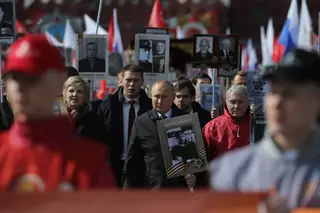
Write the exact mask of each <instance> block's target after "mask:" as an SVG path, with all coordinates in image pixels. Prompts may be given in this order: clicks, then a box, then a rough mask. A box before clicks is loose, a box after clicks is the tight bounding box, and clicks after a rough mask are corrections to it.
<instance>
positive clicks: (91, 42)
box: [87, 41, 98, 48]
mask: <svg viewBox="0 0 320 213" xmlns="http://www.w3.org/2000/svg"><path fill="white" fill-rule="evenodd" d="M92 44H94V45H96V47H97V48H98V44H97V43H96V42H93V41H90V42H88V43H87V46H89V45H92Z"/></svg>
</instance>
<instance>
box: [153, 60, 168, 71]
mask: <svg viewBox="0 0 320 213" xmlns="http://www.w3.org/2000/svg"><path fill="white" fill-rule="evenodd" d="M164 65H165V59H164V57H153V72H155V73H164Z"/></svg>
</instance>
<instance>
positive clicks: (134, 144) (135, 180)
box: [124, 105, 187, 188]
mask: <svg viewBox="0 0 320 213" xmlns="http://www.w3.org/2000/svg"><path fill="white" fill-rule="evenodd" d="M185 114H186V113H185V112H183V111H181V110H180V109H179V108H178V107H177V106H175V105H173V106H172V117H177V116H181V115H185ZM159 119H160V118H159V116H158V114H157V112H156V111H155V110H154V109H152V110H149V111H148V112H146V113H144V114H143V115H141V116H140V117H138V118H137V119H136V120H135V122H134V125H133V127H132V133H131V137H130V144H129V151H128V157H127V160H126V162H125V168H124V177H125V183H124V187H125V188H141V187H142V188H176V187H187V185H186V183H185V180H184V178H183V177H178V178H173V179H168V178H167V175H166V169H165V165H164V160H163V156H162V150H161V145H160V141H159V136H158V129H157V123H156V121H157V120H159Z"/></svg>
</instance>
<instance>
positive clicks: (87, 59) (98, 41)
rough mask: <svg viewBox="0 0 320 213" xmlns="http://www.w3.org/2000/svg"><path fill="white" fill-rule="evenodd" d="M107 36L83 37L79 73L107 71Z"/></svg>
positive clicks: (80, 47)
mask: <svg viewBox="0 0 320 213" xmlns="http://www.w3.org/2000/svg"><path fill="white" fill-rule="evenodd" d="M107 48H108V46H107V41H106V39H105V38H103V37H100V38H83V39H82V42H79V47H78V57H79V61H78V63H79V64H78V69H79V73H104V72H106V54H107V53H106V49H107Z"/></svg>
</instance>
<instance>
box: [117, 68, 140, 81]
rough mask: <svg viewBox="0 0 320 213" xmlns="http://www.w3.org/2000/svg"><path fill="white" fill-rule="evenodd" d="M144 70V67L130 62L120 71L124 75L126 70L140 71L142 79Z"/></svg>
mask: <svg viewBox="0 0 320 213" xmlns="http://www.w3.org/2000/svg"><path fill="white" fill-rule="evenodd" d="M143 71H144V69H143V68H142V67H141V66H139V65H137V64H128V65H126V66H124V67H123V68H122V69H121V70H120V72H121V73H122V77H123V76H124V73H125V72H134V73H140V75H141V79H142V80H143Z"/></svg>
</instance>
